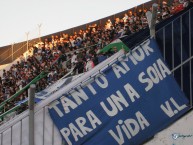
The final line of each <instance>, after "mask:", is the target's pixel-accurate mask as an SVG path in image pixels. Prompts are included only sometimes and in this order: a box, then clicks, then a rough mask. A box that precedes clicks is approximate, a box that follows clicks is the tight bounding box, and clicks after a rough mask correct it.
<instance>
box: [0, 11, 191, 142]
mask: <svg viewBox="0 0 193 145" xmlns="http://www.w3.org/2000/svg"><path fill="white" fill-rule="evenodd" d="M192 26H193V9H189V10H188V11H186V12H185V13H183V14H182V15H180V16H179V17H177V18H175V19H174V20H173V21H171V22H170V23H168V24H167V25H165V26H164V27H162V28H161V29H159V30H158V31H157V32H156V39H157V42H158V44H159V46H160V49H161V52H162V54H163V57H164V59H165V60H166V62H167V63H168V66H169V68H170V69H171V70H172V72H173V75H174V77H175V79H176V80H177V82H178V83H179V85H180V87H181V89H182V90H183V91H184V93H185V94H186V96H187V97H188V98H189V100H190V106H191V107H192V91H193V89H192V86H193V79H192V74H193V67H192V60H193V53H192V49H193V47H192V42H193V33H192ZM47 105H48V104H42V105H41V106H36V110H35V124H36V125H35V145H64V142H63V141H62V139H61V137H60V135H59V132H58V130H57V128H56V127H55V126H54V124H53V122H52V121H51V119H50V117H49V114H48V106H47ZM28 114H29V112H28V111H26V112H24V113H23V114H21V115H20V116H19V117H17V118H15V119H14V120H12V121H11V122H8V123H6V124H5V125H3V126H1V127H0V145H28V144H29V135H28V134H29V130H28V121H29V116H28Z"/></svg>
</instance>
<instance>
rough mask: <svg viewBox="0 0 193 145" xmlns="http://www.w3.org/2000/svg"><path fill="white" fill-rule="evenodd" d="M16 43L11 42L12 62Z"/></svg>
mask: <svg viewBox="0 0 193 145" xmlns="http://www.w3.org/2000/svg"><path fill="white" fill-rule="evenodd" d="M14 44H15V43H12V44H11V53H12V55H11V58H12V62H13V46H14Z"/></svg>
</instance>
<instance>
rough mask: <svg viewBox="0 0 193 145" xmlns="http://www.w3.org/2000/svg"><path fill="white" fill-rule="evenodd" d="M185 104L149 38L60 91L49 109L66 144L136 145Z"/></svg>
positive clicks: (177, 113)
mask: <svg viewBox="0 0 193 145" xmlns="http://www.w3.org/2000/svg"><path fill="white" fill-rule="evenodd" d="M187 104H188V100H187V98H186V97H185V96H184V94H183V92H182V91H181V90H180V88H179V86H178V84H177V83H176V81H175V79H174V78H173V76H172V74H171V72H170V70H169V69H168V67H167V65H166V64H165V62H164V61H163V58H162V56H161V54H160V52H159V49H158V46H157V44H156V42H155V40H153V39H151V40H147V41H145V42H144V43H143V44H141V45H140V46H138V47H137V48H136V49H135V50H133V51H132V52H131V53H129V54H128V55H126V56H124V57H122V58H119V59H118V60H117V61H116V62H115V63H113V64H112V65H110V66H108V67H107V68H106V69H103V70H102V71H101V72H100V73H99V74H96V75H95V76H94V77H93V79H92V78H91V79H90V80H89V81H85V82H84V83H82V84H81V85H80V86H78V87H76V88H75V89H73V90H71V91H70V92H68V93H67V94H63V95H62V96H61V97H60V98H59V99H58V100H55V101H54V102H52V103H51V104H50V105H49V113H50V116H51V118H52V120H53V121H54V123H55V125H56V126H57V128H58V129H59V131H60V133H61V136H62V137H63V139H64V141H65V143H66V144H68V145H138V144H141V143H143V142H144V141H146V140H148V139H149V138H151V137H152V136H153V135H154V134H155V133H157V132H159V131H160V130H162V129H164V128H165V127H167V126H168V125H169V124H171V123H172V122H174V121H175V120H176V119H178V118H179V117H180V116H181V115H182V114H184V113H185V112H186V111H187V110H188V109H189V108H188V107H187Z"/></svg>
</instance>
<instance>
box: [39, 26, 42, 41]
mask: <svg viewBox="0 0 193 145" xmlns="http://www.w3.org/2000/svg"><path fill="white" fill-rule="evenodd" d="M41 27H42V24H38V31H39V41H40V42H41Z"/></svg>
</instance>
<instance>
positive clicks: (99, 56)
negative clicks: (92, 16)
mask: <svg viewBox="0 0 193 145" xmlns="http://www.w3.org/2000/svg"><path fill="white" fill-rule="evenodd" d="M188 3H189V1H187V0H183V1H182V0H181V1H178V0H174V2H173V3H172V5H171V6H168V4H167V3H166V2H163V3H162V4H161V5H159V6H158V17H157V23H159V22H160V21H162V20H165V19H166V18H168V17H171V16H172V15H174V14H176V13H177V12H179V11H181V10H183V9H184V7H186V6H187V5H188ZM146 11H147V9H144V10H141V9H140V10H138V11H137V12H132V11H129V13H128V14H125V15H124V17H123V18H116V19H115V20H113V21H111V20H110V19H109V20H108V21H107V22H106V24H105V26H104V27H102V26H100V25H97V24H94V25H91V26H89V27H88V29H86V30H80V31H79V32H78V33H74V35H68V34H62V35H61V36H51V38H50V39H45V40H44V41H43V42H41V43H37V44H35V45H33V46H32V47H30V49H29V53H28V55H27V57H24V55H21V56H20V58H19V59H20V60H19V61H17V63H16V64H14V65H12V66H11V68H10V70H7V71H6V70H3V75H2V76H1V77H0V103H2V102H3V101H4V100H6V99H8V98H9V97H11V96H12V95H14V94H15V93H16V92H18V91H19V90H21V89H22V88H23V87H24V86H26V85H27V84H28V83H30V82H31V81H32V80H33V79H34V78H35V77H36V76H37V75H38V74H40V73H41V72H42V71H46V72H48V74H47V76H46V77H45V78H43V79H41V80H40V81H39V82H37V84H36V91H37V92H39V91H41V90H43V89H45V88H46V87H47V86H49V85H50V84H53V83H54V82H56V81H57V80H59V79H60V78H61V77H63V76H64V75H65V74H66V73H68V72H69V71H72V72H73V74H79V73H83V72H86V71H89V70H90V69H92V68H93V67H94V66H96V65H97V64H98V63H100V62H102V61H104V60H105V59H106V58H107V57H109V55H112V53H105V54H104V53H99V51H100V50H101V49H102V48H103V47H105V46H106V45H108V44H109V43H110V42H111V41H113V40H115V39H117V38H119V37H121V36H123V35H132V34H133V33H136V32H138V31H140V30H141V29H144V28H146V27H147V26H148V22H147V18H146V16H145V13H146ZM150 11H151V8H150ZM82 48H85V49H82ZM26 98H27V92H26V91H25V92H24V93H22V94H21V95H20V96H19V97H17V98H16V99H14V100H13V101H10V102H9V103H7V104H6V105H5V107H4V109H3V110H1V113H3V112H4V111H7V110H9V109H10V108H11V107H13V106H15V104H16V103H17V102H19V101H21V100H24V99H26Z"/></svg>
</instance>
